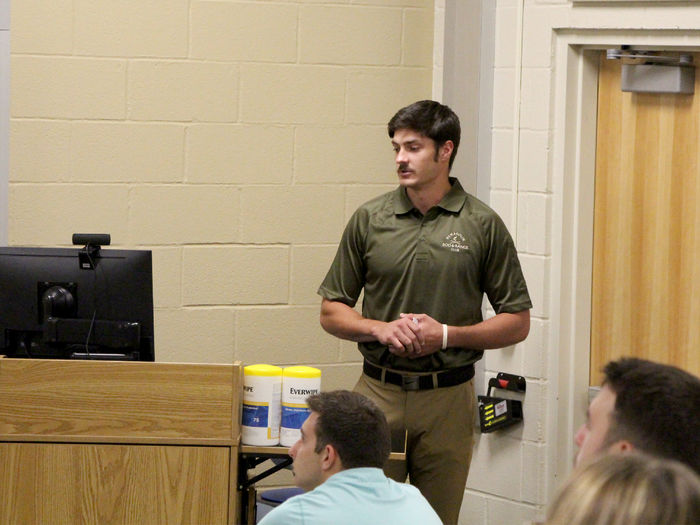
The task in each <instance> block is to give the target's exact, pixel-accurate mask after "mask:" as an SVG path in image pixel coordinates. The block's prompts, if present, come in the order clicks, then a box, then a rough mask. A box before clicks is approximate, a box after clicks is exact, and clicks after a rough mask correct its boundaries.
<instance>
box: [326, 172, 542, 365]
mask: <svg viewBox="0 0 700 525" xmlns="http://www.w3.org/2000/svg"><path fill="white" fill-rule="evenodd" d="M450 182H451V183H452V189H451V190H450V191H449V192H448V193H447V195H445V197H444V198H443V199H442V200H441V201H440V203H439V204H438V205H437V206H435V207H433V208H431V209H430V210H428V212H427V213H426V214H425V215H422V214H421V213H420V212H419V211H418V210H417V209H416V208H415V207H414V206H413V204H412V203H411V201H410V199H409V198H408V196H407V195H406V190H405V189H404V188H402V187H398V188H397V189H396V190H394V191H392V192H389V193H386V194H384V195H381V196H379V197H377V198H375V199H372V200H371V201H369V202H367V203H365V204H363V205H362V206H360V207H359V208H358V209H357V211H355V213H354V214H353V216H352V217H351V218H350V221H349V222H348V224H347V226H346V228H345V231H344V233H343V236H342V239H341V241H340V245H339V247H338V251H337V253H336V256H335V259H334V261H333V263H332V265H331V267H330V269H329V271H328V274H327V275H326V277H325V279H324V280H323V283H322V284H321V286H320V288H319V290H318V293H319V294H320V295H321V296H323V297H324V298H326V299H329V300H331V301H340V302H343V303H345V304H347V305H349V306H351V307H354V306H355V303H356V302H357V300H358V298H359V296H360V293H361V292H362V290H363V289H364V297H363V302H362V315H363V316H364V317H366V318H369V319H376V320H380V321H386V322H389V321H393V320H395V319H398V317H399V314H400V313H402V312H411V313H425V314H428V315H429V316H431V317H433V318H434V319H435V320H437V321H439V322H440V323H446V324H448V325H458V326H459V325H471V324H475V323H478V322H480V321H482V315H481V306H482V299H483V295H484V294H486V296H487V297H488V299H489V301H490V302H491V305H492V306H493V308H494V310H495V312H496V313H501V312H509V313H516V312H520V311H523V310H527V309H529V308H531V307H532V303H531V302H530V297H529V295H528V291H527V285H526V284H525V279H524V277H523V274H522V270H521V268H520V262H519V261H518V255H517V252H516V250H515V246H514V244H513V240H512V238H511V236H510V234H509V233H508V230H507V229H506V226H505V224H504V223H503V221H502V220H501V218H500V217H499V216H498V215H497V214H496V213H495V212H494V211H493V210H492V209H491V208H489V207H488V206H486V205H485V204H484V203H482V202H481V201H479V200H478V199H477V198H475V197H473V196H472V195H469V194H468V193H466V192H465V191H464V190H463V189H462V186H461V184H460V183H459V181H457V180H456V179H453V178H450ZM358 346H359V349H360V352H361V353H362V355H363V356H364V357H365V358H366V359H367V360H369V361H370V362H372V363H374V364H377V365H381V366H388V367H390V368H395V369H399V370H410V371H434V370H444V369H447V368H453V367H457V366H463V365H466V364H470V363H473V362H475V361H478V360H479V359H480V358H481V356H482V355H483V351H480V350H470V349H465V348H447V349H446V350H442V351H440V352H436V353H434V354H431V355H429V356H426V357H422V358H418V359H406V358H401V357H398V356H395V355H393V354H391V353H390V352H389V350H388V348H387V347H386V346H385V345H382V344H380V343H378V342H376V341H373V342H368V343H358Z"/></svg>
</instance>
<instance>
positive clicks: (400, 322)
mask: <svg viewBox="0 0 700 525" xmlns="http://www.w3.org/2000/svg"><path fill="white" fill-rule="evenodd" d="M376 337H377V340H378V341H379V342H380V343H382V344H385V345H387V346H388V347H389V351H390V352H391V353H392V354H394V355H397V356H399V357H407V358H408V359H416V358H419V357H425V356H426V355H430V354H432V353H435V352H437V351H438V350H440V348H442V324H441V323H439V322H438V321H436V320H435V319H433V318H432V317H430V316H429V315H426V314H412V313H404V314H400V317H399V318H398V319H396V320H395V321H391V322H389V323H385V324H384V325H382V327H381V328H380V329H379V330H378V331H377V333H376Z"/></svg>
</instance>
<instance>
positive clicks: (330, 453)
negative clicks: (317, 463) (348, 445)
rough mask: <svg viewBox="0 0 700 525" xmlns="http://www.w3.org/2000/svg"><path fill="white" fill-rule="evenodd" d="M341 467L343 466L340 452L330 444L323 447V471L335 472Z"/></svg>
mask: <svg viewBox="0 0 700 525" xmlns="http://www.w3.org/2000/svg"><path fill="white" fill-rule="evenodd" d="M339 466H341V463H340V456H339V455H338V451H337V450H336V449H335V447H334V446H333V445H330V444H328V445H326V446H325V447H323V450H322V451H321V470H322V471H330V470H335V469H337V468H338V467H339Z"/></svg>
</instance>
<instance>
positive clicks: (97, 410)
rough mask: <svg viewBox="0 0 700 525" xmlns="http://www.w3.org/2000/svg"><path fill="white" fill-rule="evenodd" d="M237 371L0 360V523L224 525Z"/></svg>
mask: <svg viewBox="0 0 700 525" xmlns="http://www.w3.org/2000/svg"><path fill="white" fill-rule="evenodd" d="M241 384H242V367H241V366H240V364H234V365H207V364H174V363H141V362H116V361H110V362H106V361H63V360H60V361H59V360H43V359H37V360H34V359H0V523H23V524H34V523H71V524H79V523H91V524H92V523H109V524H123V523H130V524H148V525H152V524H161V523H162V524H166V523H167V524H170V523H192V524H203V523H206V524H207V525H209V524H234V523H236V522H237V521H238V516H237V514H238V506H239V502H238V495H237V494H238V493H237V490H236V488H237V485H236V481H237V480H236V477H237V465H238V447H239V438H240V425H239V422H240V412H239V411H240V395H241Z"/></svg>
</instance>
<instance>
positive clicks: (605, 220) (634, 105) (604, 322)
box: [590, 53, 700, 385]
mask: <svg viewBox="0 0 700 525" xmlns="http://www.w3.org/2000/svg"><path fill="white" fill-rule="evenodd" d="M694 60H695V63H696V64H699V63H700V54H696V55H695V57H694ZM620 77H621V62H620V61H619V60H606V58H605V53H602V57H601V60H600V73H599V87H598V132H597V151H596V181H595V212H594V234H593V235H594V241H593V290H592V313H591V314H592V315H591V374H590V375H591V377H590V382H591V383H590V384H591V385H599V384H600V380H601V374H600V369H601V368H602V366H603V365H604V364H605V363H606V362H608V361H609V360H611V359H615V358H618V357H621V356H636V357H641V358H645V359H652V360H655V361H660V362H664V363H670V364H674V365H676V366H679V367H681V368H683V369H685V370H688V371H690V372H692V373H694V374H696V375H700V162H699V161H698V156H699V151H700V136H699V124H698V123H699V120H700V72H697V73H696V80H695V94H694V95H659V94H639V93H623V92H622V91H621V90H620Z"/></svg>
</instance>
